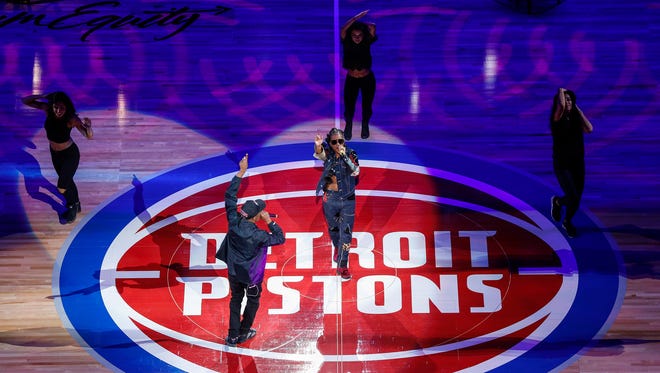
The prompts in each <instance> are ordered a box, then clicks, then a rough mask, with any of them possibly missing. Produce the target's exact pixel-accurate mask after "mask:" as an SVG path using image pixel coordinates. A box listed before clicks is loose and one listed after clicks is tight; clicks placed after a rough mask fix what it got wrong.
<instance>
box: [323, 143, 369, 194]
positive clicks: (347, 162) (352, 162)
mask: <svg viewBox="0 0 660 373" xmlns="http://www.w3.org/2000/svg"><path fill="white" fill-rule="evenodd" d="M314 158H316V159H319V160H322V161H323V174H322V175H321V178H320V179H319V182H318V183H317V184H316V195H322V194H324V193H326V194H327V195H331V196H333V197H338V198H342V199H347V198H349V197H353V196H354V195H355V186H356V185H357V184H358V182H359V178H358V176H359V175H360V163H359V161H358V156H357V153H356V152H355V150H353V149H350V148H346V154H345V155H344V156H340V157H337V156H336V153H335V152H334V150H332V148H330V147H329V146H327V145H325V144H324V146H323V151H322V152H321V153H320V154H314ZM332 176H335V177H336V178H337V185H338V187H339V190H338V191H336V192H335V191H330V190H327V185H328V184H329V183H330V182H331V181H330V180H331V178H332Z"/></svg>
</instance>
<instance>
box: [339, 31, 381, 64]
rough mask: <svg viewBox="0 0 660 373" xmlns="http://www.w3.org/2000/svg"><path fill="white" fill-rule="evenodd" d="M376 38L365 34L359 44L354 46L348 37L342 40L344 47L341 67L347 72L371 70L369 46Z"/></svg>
mask: <svg viewBox="0 0 660 373" xmlns="http://www.w3.org/2000/svg"><path fill="white" fill-rule="evenodd" d="M377 39H378V36H371V34H367V35H366V36H365V37H364V39H363V40H362V42H361V43H360V44H355V43H354V42H353V40H352V39H351V37H350V35H347V36H346V37H345V38H344V39H342V41H341V42H342V44H343V46H344V58H343V62H342V66H343V67H344V68H345V69H349V70H363V69H371V62H372V59H371V44H373V43H374V42H375V41H376V40H377Z"/></svg>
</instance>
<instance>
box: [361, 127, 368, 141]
mask: <svg viewBox="0 0 660 373" xmlns="http://www.w3.org/2000/svg"><path fill="white" fill-rule="evenodd" d="M360 137H362V138H363V139H368V138H369V123H362V134H361V136H360Z"/></svg>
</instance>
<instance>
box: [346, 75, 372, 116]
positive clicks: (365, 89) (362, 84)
mask: <svg viewBox="0 0 660 373" xmlns="http://www.w3.org/2000/svg"><path fill="white" fill-rule="evenodd" d="M360 91H362V126H363V127H366V126H368V125H369V120H370V119H371V115H372V114H373V109H372V104H373V102H374V96H376V77H375V76H374V73H373V72H369V75H367V76H365V77H364V78H354V77H352V76H350V75H346V81H345V82H344V120H345V121H346V124H347V125H352V124H353V116H354V115H355V104H356V103H357V98H358V94H359V93H360Z"/></svg>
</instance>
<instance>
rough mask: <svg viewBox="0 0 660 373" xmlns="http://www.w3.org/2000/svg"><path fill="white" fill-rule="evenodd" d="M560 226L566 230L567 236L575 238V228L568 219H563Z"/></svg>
mask: <svg viewBox="0 0 660 373" xmlns="http://www.w3.org/2000/svg"><path fill="white" fill-rule="evenodd" d="M561 226H562V227H563V228H564V229H565V230H566V234H567V235H568V237H570V238H575V237H576V236H577V229H575V226H574V225H573V223H571V222H570V221H568V220H564V222H563V223H562V225H561Z"/></svg>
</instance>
